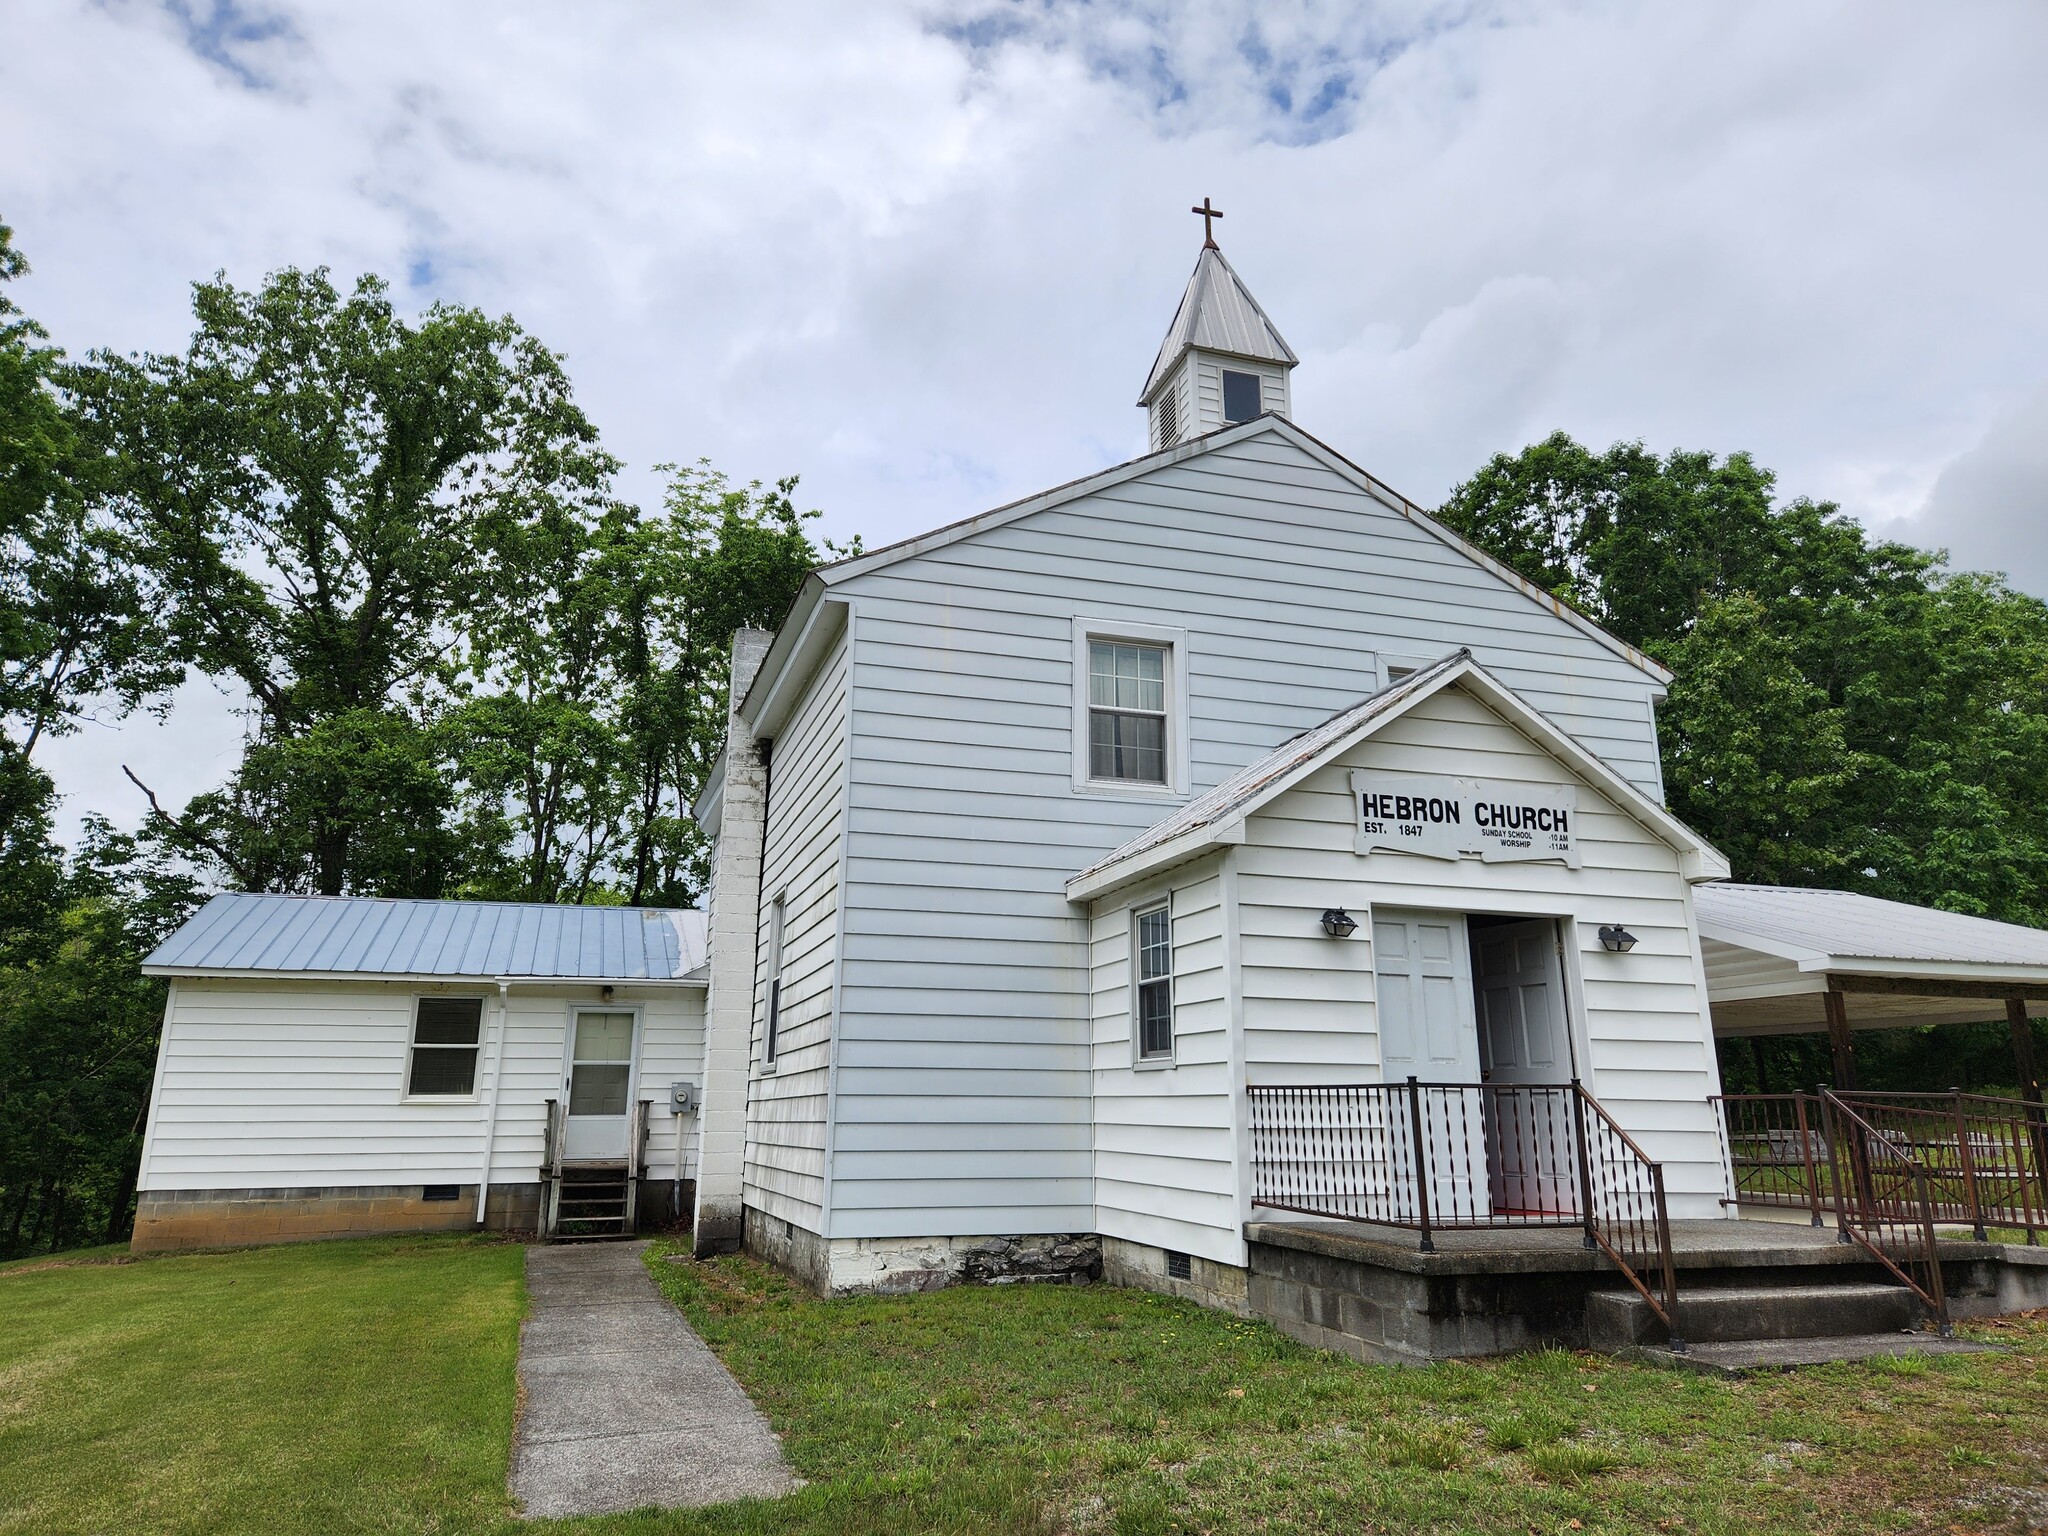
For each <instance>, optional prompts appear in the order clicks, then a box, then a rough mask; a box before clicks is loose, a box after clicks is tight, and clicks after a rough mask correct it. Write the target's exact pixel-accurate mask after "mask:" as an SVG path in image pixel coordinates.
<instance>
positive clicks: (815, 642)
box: [741, 599, 848, 741]
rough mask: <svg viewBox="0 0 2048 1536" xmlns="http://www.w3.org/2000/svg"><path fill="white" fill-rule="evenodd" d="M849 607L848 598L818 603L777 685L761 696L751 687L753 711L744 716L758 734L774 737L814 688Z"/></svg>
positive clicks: (807, 618)
mask: <svg viewBox="0 0 2048 1536" xmlns="http://www.w3.org/2000/svg"><path fill="white" fill-rule="evenodd" d="M847 611H848V604H847V603H846V602H845V600H844V599H841V600H839V601H836V602H835V601H831V600H829V599H828V600H824V601H820V602H818V603H816V604H814V605H813V606H812V608H811V610H810V613H809V614H808V615H807V616H806V617H805V620H804V624H803V629H802V631H801V632H800V633H799V634H798V635H797V638H796V643H795V644H794V645H793V646H792V647H791V648H790V651H789V655H788V657H787V658H786V659H785V660H784V662H783V664H782V670H781V671H780V672H779V673H777V674H776V677H775V681H774V683H773V685H772V686H771V687H770V688H769V689H768V691H767V692H766V693H765V694H763V695H761V696H760V697H759V699H758V700H757V699H756V698H755V690H752V689H749V690H748V693H747V701H748V703H749V704H750V705H752V706H753V713H752V714H751V715H748V714H744V713H743V714H742V715H741V718H742V719H744V720H745V721H746V722H747V724H748V726H750V727H751V728H752V729H753V732H754V734H755V736H757V737H759V738H762V739H764V740H770V741H772V740H773V739H774V738H775V737H777V736H778V735H780V734H781V733H782V728H783V726H785V725H787V724H788V723H789V719H790V717H791V716H792V715H794V714H795V713H796V711H797V707H798V706H799V705H801V704H802V703H803V701H804V697H805V695H806V694H808V693H809V692H810V688H811V681H812V679H814V678H815V677H816V676H817V675H818V668H819V667H821V666H823V665H824V663H825V658H826V657H827V656H828V655H830V654H831V651H832V647H833V646H834V645H835V644H836V643H837V642H838V640H839V637H840V636H841V635H843V634H845V633H846V616H847Z"/></svg>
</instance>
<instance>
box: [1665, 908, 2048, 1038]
mask: <svg viewBox="0 0 2048 1536" xmlns="http://www.w3.org/2000/svg"><path fill="white" fill-rule="evenodd" d="M1693 901H1694V906H1695V910H1696V911H1697V913H1698V916H1699V928H1700V943H1701V950H1702V953H1703V957H1704V959H1705V961H1706V971H1707V998H1708V1002H1709V1004H1710V1006H1711V1007H1712V1010H1713V1016H1714V1031H1715V1033H1716V1034H1721V1035H1757V1034H1797V1033H1805V1032H1808V1031H1812V1030H1818V1029H1822V1028H1825V1027H1826V1013H1825V1004H1824V1002H1823V998H1824V997H1825V995H1826V994H1827V993H1829V992H1834V993H1837V994H1844V995H1847V996H1846V1002H1847V1009H1846V1011H1847V1015H1848V1021H1849V1025H1850V1027H1851V1028H1853V1029H1888V1028H1900V1027H1904V1026H1907V1025H1916V1024H1941V1023H1955V1022H1966V1021H1971V1020H1990V1019H1995V1018H1997V1017H1999V1016H2000V1015H2001V1014H2002V1012H2003V1008H2004V1003H2003V1000H2004V999H2006V998H2019V999H2022V1000H2024V1001H2025V1002H2026V1003H2027V1007H2028V1011H2029V1012H2030V1013H2032V1014H2034V1015H2036V1016H2040V1015H2042V1014H2043V1013H2048V932H2043V931H2042V930H2041V929H2038V928H2028V927H2024V926H2022V925H2020V924H2017V923H2001V922H1994V921H1993V920H1991V919H1990V918H1983V917H1970V916H1966V915H1965V914H1963V913H1960V912H1941V911H1937V910H1935V909H1933V908H1930V907H1916V906H1913V905H1910V904H1909V903H1906V902H1902V901H1885V900H1882V899H1880V898H1878V897H1875V896H1865V895H1862V894H1860V893H1858V892H1855V891H1828V890H1804V889H1795V888H1792V887H1785V886H1771V885H1739V884H1734V883H1732V882H1731V883H1716V884H1712V885H1702V886H1698V887H1696V888H1695V889H1694V892H1693Z"/></svg>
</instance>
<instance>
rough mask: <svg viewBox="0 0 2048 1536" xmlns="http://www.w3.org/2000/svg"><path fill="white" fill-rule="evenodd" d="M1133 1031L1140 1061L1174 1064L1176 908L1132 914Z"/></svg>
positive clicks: (1164, 905) (1162, 905)
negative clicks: (1174, 914)
mask: <svg viewBox="0 0 2048 1536" xmlns="http://www.w3.org/2000/svg"><path fill="white" fill-rule="evenodd" d="M1131 950H1132V954H1131V970H1132V977H1133V985H1132V988H1131V996H1132V1009H1131V1012H1132V1020H1131V1023H1132V1030H1133V1033H1134V1034H1135V1036H1136V1039H1137V1043H1138V1060H1140V1061H1171V1060H1173V908H1172V907H1171V906H1170V905H1169V904H1168V903H1166V902H1161V903H1160V904H1159V905H1158V906H1156V907H1143V908H1140V909H1138V910H1137V911H1134V912H1133V913H1132V914H1131Z"/></svg>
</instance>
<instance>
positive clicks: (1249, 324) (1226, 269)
mask: <svg viewBox="0 0 2048 1536" xmlns="http://www.w3.org/2000/svg"><path fill="white" fill-rule="evenodd" d="M1194 211H1195V212H1196V213H1198V214H1200V215H1202V228H1203V235H1204V239H1203V244H1202V253H1201V255H1200V256H1198V257H1197V258H1196V259H1195V271H1194V275H1193V276H1192V277H1190V278H1189V279H1188V286H1187V291H1186V292H1185V293H1183V294H1182V295H1181V297H1180V308H1179V309H1177V310H1176V311H1174V316H1173V324H1172V325H1170V326H1168V327H1167V330H1166V339H1165V340H1164V341H1162V342H1161V343H1160V344H1159V356H1158V358H1157V359H1156V360H1155V361H1154V362H1153V364H1152V372H1151V374H1150V375H1149V376H1148V377H1147V378H1146V380H1145V389H1144V393H1142V394H1141V395H1139V397H1138V404H1139V405H1141V406H1144V407H1145V408H1146V410H1147V411H1149V412H1150V413H1151V432H1150V438H1151V443H1152V446H1153V447H1154V448H1155V449H1157V448H1171V447H1172V446H1173V445H1174V444H1175V443H1184V442H1186V441H1187V440H1188V439H1189V438H1191V437H1200V436H1201V435H1202V434H1203V433H1205V432H1214V431H1215V430H1216V429H1217V428H1218V427H1223V426H1228V425H1229V424H1230V423H1231V422H1234V421H1249V420H1250V419H1251V418H1252V417H1254V416H1258V415H1262V414H1266V413H1271V414H1273V415H1276V416H1285V415H1286V414H1287V413H1288V407H1287V375H1288V374H1289V372H1290V371H1292V369H1293V367H1294V365H1295V363H1296V362H1298V361H1299V359H1298V358H1296V357H1295V355H1294V349H1293V348H1292V347H1290V346H1288V345H1287V343H1286V342H1285V341H1283V340H1281V339H1280V332H1279V330H1278V329H1276V328H1275V326H1274V324H1273V322H1272V321H1271V320H1269V319H1267V318H1266V312H1265V311H1264V310H1263V309H1261V308H1259V301H1258V300H1257V299H1255V298H1253V297H1252V295H1251V290H1250V289H1249V288H1247V287H1245V285H1244V279H1243V278H1241V277H1239V276H1238V275H1237V272H1236V271H1235V270H1234V269H1233V268H1232V267H1231V265H1230V263H1229V262H1228V261H1226V260H1224V258H1223V251H1222V249H1221V248H1220V247H1219V246H1218V245H1217V244H1216V238H1215V234H1214V232H1213V228H1212V225H1211V221H1212V220H1214V219H1220V218H1222V217H1223V214H1222V213H1221V211H1219V210H1218V209H1215V208H1212V207H1210V206H1209V200H1208V199H1207V198H1203V199H1202V206H1201V207H1199V208H1196V209H1195V210H1194Z"/></svg>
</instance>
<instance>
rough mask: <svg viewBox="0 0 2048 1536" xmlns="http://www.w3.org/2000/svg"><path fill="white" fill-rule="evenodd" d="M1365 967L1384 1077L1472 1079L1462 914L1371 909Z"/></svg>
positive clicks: (1475, 1038) (1475, 1041)
mask: <svg viewBox="0 0 2048 1536" xmlns="http://www.w3.org/2000/svg"><path fill="white" fill-rule="evenodd" d="M1372 968H1373V977H1374V981H1375V984H1376V987H1375V990H1376V992H1377V995H1378V999H1379V1019H1380V1061H1381V1063H1382V1067H1383V1073H1384V1076H1385V1079H1386V1081H1388V1082H1390V1083H1398V1082H1402V1081H1405V1080H1406V1079H1408V1078H1410V1077H1419V1078H1421V1079H1422V1080H1423V1081H1424V1082H1425V1083H1476V1082H1478V1081H1479V1033H1478V1030H1477V1029H1476V1028H1475V1027H1474V1025H1473V1021H1472V968H1471V960H1470V957H1469V956H1468V955H1467V953H1466V944H1465V917H1464V914H1463V913H1460V912H1402V911H1393V910H1385V909H1381V908H1378V907H1375V908H1374V909H1373V914H1372Z"/></svg>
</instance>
